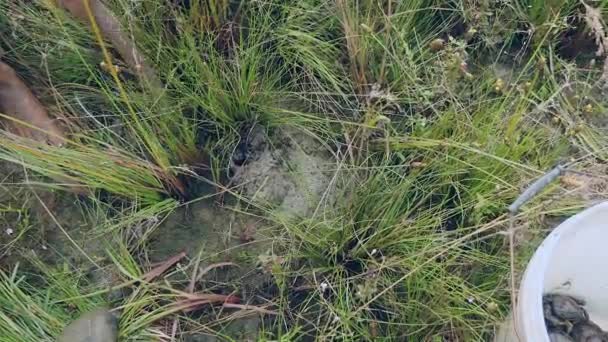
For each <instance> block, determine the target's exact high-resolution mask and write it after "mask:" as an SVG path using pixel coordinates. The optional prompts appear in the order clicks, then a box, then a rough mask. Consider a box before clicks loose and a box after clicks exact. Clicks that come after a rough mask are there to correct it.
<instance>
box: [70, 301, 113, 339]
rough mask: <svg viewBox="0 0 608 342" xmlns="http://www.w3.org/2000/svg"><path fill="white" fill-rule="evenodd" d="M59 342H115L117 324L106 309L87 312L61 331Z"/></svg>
mask: <svg viewBox="0 0 608 342" xmlns="http://www.w3.org/2000/svg"><path fill="white" fill-rule="evenodd" d="M58 341H59V342H116V341H118V322H117V321H116V317H115V316H114V315H113V314H112V313H111V312H110V311H109V310H108V309H107V308H100V309H96V310H94V311H91V312H87V313H85V314H84V315H82V316H80V317H79V318H78V319H77V320H75V321H74V322H72V323H70V324H69V325H68V326H67V327H65V329H64V330H63V334H62V335H61V337H59V340H58Z"/></svg>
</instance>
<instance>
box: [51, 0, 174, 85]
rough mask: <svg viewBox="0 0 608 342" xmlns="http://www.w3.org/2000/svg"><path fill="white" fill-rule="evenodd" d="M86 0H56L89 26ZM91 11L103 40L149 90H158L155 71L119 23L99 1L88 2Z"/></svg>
mask: <svg viewBox="0 0 608 342" xmlns="http://www.w3.org/2000/svg"><path fill="white" fill-rule="evenodd" d="M85 1H86V0H57V5H58V6H59V7H62V8H64V9H66V10H67V11H68V12H70V13H71V14H72V15H73V16H74V17H76V18H77V19H78V20H80V21H82V22H83V23H85V24H87V25H90V21H89V16H88V13H87V10H86V5H85ZM89 4H90V7H91V11H92V13H93V16H94V18H95V21H96V22H97V25H98V26H99V29H100V30H101V32H102V34H103V36H104V38H106V39H107V40H108V41H110V42H111V43H112V46H114V48H115V49H116V51H118V53H119V54H120V56H121V57H122V59H123V60H124V61H125V63H126V64H127V65H128V66H129V68H131V70H132V71H133V72H135V73H136V74H137V75H139V77H140V79H141V80H143V81H144V83H145V84H146V85H147V86H149V88H150V89H154V90H160V89H161V88H162V83H161V82H160V80H159V79H158V77H157V75H156V72H155V70H154V69H153V68H152V67H151V66H150V65H149V64H148V62H147V61H146V58H145V57H144V55H143V54H142V53H141V52H140V51H139V49H138V48H137V45H136V43H135V42H134V41H133V40H132V39H131V38H130V37H129V34H128V33H127V32H126V31H125V30H124V29H123V28H122V26H121V25H120V21H119V20H118V19H117V18H116V17H115V16H114V14H112V12H111V11H110V10H109V9H108V7H106V6H105V5H104V4H103V3H102V2H101V1H100V0H89Z"/></svg>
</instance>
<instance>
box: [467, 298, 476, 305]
mask: <svg viewBox="0 0 608 342" xmlns="http://www.w3.org/2000/svg"><path fill="white" fill-rule="evenodd" d="M467 302H469V304H473V303H474V302H475V298H473V297H469V298H467Z"/></svg>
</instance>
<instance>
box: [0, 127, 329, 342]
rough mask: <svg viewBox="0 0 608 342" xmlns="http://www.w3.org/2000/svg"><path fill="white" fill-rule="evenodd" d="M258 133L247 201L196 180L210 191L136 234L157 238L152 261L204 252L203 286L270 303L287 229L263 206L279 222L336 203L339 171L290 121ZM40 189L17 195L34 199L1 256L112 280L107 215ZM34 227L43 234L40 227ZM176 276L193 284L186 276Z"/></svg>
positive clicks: (243, 331)
mask: <svg viewBox="0 0 608 342" xmlns="http://www.w3.org/2000/svg"><path fill="white" fill-rule="evenodd" d="M252 134H253V136H252V137H251V139H250V140H249V146H248V153H247V158H246V160H244V162H243V163H241V165H239V166H234V171H235V172H234V173H235V176H234V177H233V179H232V183H233V184H234V186H236V188H237V189H238V191H239V192H240V194H241V195H240V196H241V197H240V198H242V199H245V200H244V201H243V200H237V199H236V198H237V197H239V196H237V197H227V198H226V200H225V204H224V205H219V204H218V202H217V200H216V199H217V197H216V196H213V194H214V191H215V188H212V187H210V186H201V185H200V184H197V185H196V186H198V187H199V188H200V187H202V191H197V192H200V196H201V197H200V198H199V199H197V200H194V201H192V202H189V203H186V204H184V205H182V206H180V207H179V208H177V209H176V210H175V211H174V212H173V213H171V214H170V215H169V216H168V217H166V218H164V220H162V222H160V223H159V224H157V225H152V227H148V228H146V229H151V231H149V232H142V231H137V229H136V227H134V228H133V229H132V231H131V233H132V234H140V237H141V236H144V235H145V236H148V237H149V238H148V239H146V240H145V242H144V244H145V251H146V256H147V258H148V261H149V262H150V263H157V262H162V261H164V260H166V259H168V258H170V257H171V256H174V255H176V254H178V253H180V252H182V251H185V252H186V254H187V258H188V260H190V261H191V262H192V261H193V260H196V258H197V256H198V255H199V253H200V255H201V259H200V264H199V272H201V271H203V270H206V271H205V274H203V275H202V276H201V278H200V281H198V282H197V283H196V286H195V289H194V290H195V291H198V290H204V291H211V292H214V293H225V294H230V293H233V294H236V295H237V296H238V297H239V298H241V302H242V303H243V304H251V305H256V304H265V302H264V300H263V298H264V297H265V296H266V297H268V295H269V293H270V292H272V291H274V290H273V288H275V286H274V280H273V277H272V275H271V274H270V272H269V270H268V265H269V263H272V262H281V261H280V260H282V257H281V255H280V253H281V246H278V245H276V241H280V239H277V236H278V235H280V234H282V231H281V229H280V225H277V224H276V223H274V224H273V223H272V222H270V221H267V220H264V219H261V218H260V216H262V215H259V216H258V215H256V214H255V212H256V211H259V210H264V211H271V212H272V215H270V217H275V218H280V221H282V220H283V219H288V220H295V219H298V218H305V217H311V216H313V215H315V214H321V213H323V212H324V211H325V209H327V208H331V206H333V205H334V203H335V189H334V188H333V187H332V186H331V180H332V172H331V170H332V169H334V168H335V163H334V162H333V160H332V156H331V153H330V152H329V151H328V149H327V148H325V147H324V146H323V145H321V144H320V143H319V142H317V141H316V140H314V139H313V138H311V137H310V136H309V135H307V134H304V133H303V132H298V131H296V130H284V131H280V132H277V133H275V134H273V135H271V136H270V137H269V136H268V135H267V134H266V132H263V131H261V130H257V131H255V132H253V133H252ZM2 167H3V171H6V172H5V173H4V174H7V175H13V174H14V179H12V180H13V181H15V182H19V181H21V180H22V179H23V175H22V174H21V173H20V168H18V167H14V166H10V165H8V164H2ZM2 190H3V191H2V193H0V195H2V197H0V199H1V200H2V202H1V203H3V204H6V203H8V202H9V200H10V198H9V197H10V194H11V190H10V189H2ZM197 190H200V189H197ZM33 191H35V193H36V195H37V196H38V197H39V198H40V200H38V198H37V197H36V196H34V195H31V196H28V197H27V203H20V204H16V203H14V204H12V205H13V206H16V207H23V208H28V209H27V213H26V214H27V218H28V221H27V226H28V231H26V232H24V233H23V234H22V236H21V238H20V239H19V240H18V241H17V242H16V243H15V244H14V246H12V248H7V249H6V250H5V252H6V253H5V255H4V257H3V258H2V262H1V265H3V267H6V269H12V268H13V267H14V265H15V264H16V263H17V262H21V263H23V261H24V258H23V256H24V255H30V256H32V257H39V259H40V260H43V262H44V263H45V264H48V265H51V266H53V265H56V266H60V265H65V264H67V265H69V266H70V268H73V269H84V270H89V271H88V274H89V279H90V280H91V281H92V282H93V283H94V284H96V285H97V286H99V285H102V286H105V285H106V284H107V285H110V284H111V283H112V282H113V280H112V279H113V277H112V274H110V273H108V272H106V271H103V270H100V269H98V268H97V267H96V266H93V263H92V262H95V263H97V264H98V265H100V266H101V267H103V266H106V265H109V264H110V261H109V259H108V258H107V255H106V252H105V249H106V248H107V247H108V245H107V243H108V242H109V241H111V240H112V238H111V237H110V236H105V237H104V236H100V235H99V232H98V231H97V230H96V229H95V228H96V227H99V226H100V225H101V224H102V223H103V222H102V221H99V222H98V221H97V219H96V218H95V215H91V212H88V210H87V208H89V206H88V205H87V204H86V201H85V202H82V200H81V199H80V198H78V197H77V196H76V195H73V194H70V193H63V192H53V191H48V190H41V189H35V190H33ZM18 198H20V199H22V198H23V196H19V197H18ZM41 202H42V203H44V206H46V209H45V208H44V206H43V205H42V204H41ZM252 204H253V205H252ZM243 207H246V208H243ZM47 209H48V211H47ZM49 212H50V213H51V214H52V216H51V215H50V214H49ZM245 212H249V214H245ZM15 215H17V214H15ZM21 215H25V214H21ZM102 216H103V215H102ZM103 219H105V218H103V217H101V218H99V220H103ZM7 224H8V223H7V222H3V224H2V227H0V228H2V232H5V231H6V229H8V228H9V227H8V226H7ZM12 227H13V228H11V229H13V231H12V233H11V235H10V236H9V235H8V234H6V233H4V234H0V239H2V240H0V242H2V243H3V244H5V245H6V244H7V243H8V242H10V240H11V239H13V238H14V236H16V235H17V234H18V233H19V231H17V230H18V229H17V228H15V227H14V226H12ZM2 232H0V233H2ZM33 232H36V234H35V235H32V234H33ZM40 232H42V233H40ZM66 233H67V235H66ZM145 233H147V234H145ZM142 234H143V235H142ZM273 241H275V242H274V244H273ZM74 244H77V245H78V247H79V248H77V247H76V246H75V245H74ZM79 249H80V250H79ZM18 256H19V257H18ZM25 264H26V265H25V266H22V267H21V268H22V269H23V268H24V267H25V268H29V265H28V263H27V262H25ZM218 265H219V266H218ZM174 280H177V281H178V282H180V281H181V282H182V283H183V284H186V283H187V279H174ZM184 286H185V285H184ZM117 295H118V296H120V294H117ZM114 299H119V298H114ZM262 324H263V320H262V319H261V318H260V317H258V316H257V315H254V316H248V317H243V318H238V319H232V320H230V322H229V323H227V324H224V325H222V326H221V327H217V328H218V329H220V330H221V333H222V334H223V335H224V336H230V337H232V338H236V339H238V340H247V339H250V340H255V339H256V338H257V336H258V334H259V329H260V327H261V325H262ZM183 338H185V340H188V341H216V340H217V338H216V337H213V336H211V335H201V334H190V335H188V336H183Z"/></svg>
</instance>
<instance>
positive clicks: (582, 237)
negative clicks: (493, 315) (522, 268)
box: [495, 202, 608, 342]
mask: <svg viewBox="0 0 608 342" xmlns="http://www.w3.org/2000/svg"><path fill="white" fill-rule="evenodd" d="M551 292H553V293H562V294H567V295H572V296H574V297H577V298H581V299H583V300H585V302H586V305H585V309H586V310H587V312H588V313H589V318H590V319H591V321H593V322H595V323H596V324H598V325H599V326H600V327H601V328H602V329H604V330H608V202H604V203H601V204H598V205H596V206H594V207H591V208H589V209H586V210H584V211H583V212H581V213H579V214H577V215H575V216H572V217H570V218H569V219H568V220H566V221H564V222H563V223H562V224H560V225H559V226H557V228H555V229H554V230H553V231H552V232H551V233H550V234H549V235H548V236H547V237H546V238H545V240H544V241H543V243H542V244H541V245H540V246H539V247H538V249H537V250H536V252H535V253H534V256H533V257H532V259H531V260H530V262H529V264H528V267H527V268H526V272H525V273H524V277H523V279H522V282H521V286H520V289H519V297H518V305H517V308H516V316H515V317H516V321H515V324H513V322H507V323H505V326H503V328H502V329H501V331H500V332H499V333H498V334H497V336H496V339H495V341H496V342H549V335H548V334H547V329H546V328H545V320H544V315H543V304H542V297H543V294H546V293H551ZM516 332H517V333H516Z"/></svg>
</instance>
